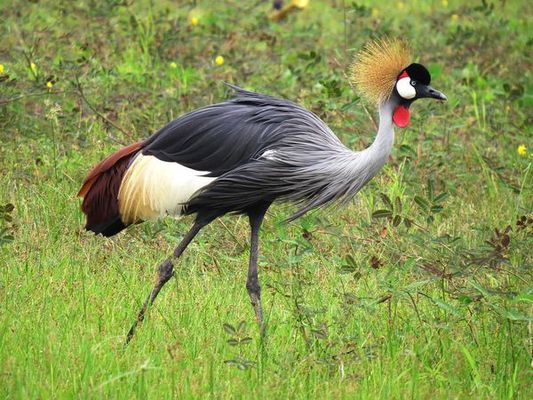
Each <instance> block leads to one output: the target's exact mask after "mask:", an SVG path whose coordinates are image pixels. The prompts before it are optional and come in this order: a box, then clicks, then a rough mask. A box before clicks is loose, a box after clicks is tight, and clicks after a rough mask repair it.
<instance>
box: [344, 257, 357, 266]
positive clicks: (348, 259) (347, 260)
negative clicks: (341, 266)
mask: <svg viewBox="0 0 533 400" xmlns="http://www.w3.org/2000/svg"><path fill="white" fill-rule="evenodd" d="M344 258H345V259H346V262H347V263H348V265H350V266H352V267H357V263H356V262H355V259H354V258H353V257H352V255H351V254H346V256H345V257H344Z"/></svg>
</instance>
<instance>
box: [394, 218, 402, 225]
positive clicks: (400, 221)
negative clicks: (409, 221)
mask: <svg viewBox="0 0 533 400" xmlns="http://www.w3.org/2000/svg"><path fill="white" fill-rule="evenodd" d="M401 223H402V217H400V216H399V215H396V216H394V219H393V220H392V225H393V226H398V225H400V224H401Z"/></svg>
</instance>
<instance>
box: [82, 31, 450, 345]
mask: <svg viewBox="0 0 533 400" xmlns="http://www.w3.org/2000/svg"><path fill="white" fill-rule="evenodd" d="M409 62H410V55H409V51H408V49H407V46H406V45H405V44H404V43H403V42H401V41H396V40H379V41H375V42H371V43H370V44H368V45H367V46H366V47H365V48H364V49H363V50H362V51H361V52H360V53H359V54H358V56H357V57H356V61H355V63H354V64H353V66H352V76H351V78H352V80H353V82H354V84H355V85H356V86H357V89H358V90H359V92H360V94H361V95H362V96H365V97H367V98H368V99H369V100H372V101H374V102H376V103H377V105H378V107H379V129H378V132H377V136H376V138H375V140H374V142H373V143H372V145H370V146H369V147H368V148H366V149H364V150H362V151H352V150H350V149H348V148H347V147H346V146H344V145H343V144H342V143H341V142H340V141H339V139H338V138H337V137H336V136H335V134H334V133H333V132H332V131H331V129H330V128H329V127H328V126H327V125H326V124H325V123H324V122H323V121H322V120H320V118H318V117H317V116H316V115H315V114H313V113H312V112H310V111H308V110H306V109H305V108H303V107H301V106H299V105H297V104H295V103H292V102H290V101H288V100H284V99H279V98H275V97H270V96H266V95H263V94H258V93H253V92H249V91H246V90H243V89H240V88H238V87H235V86H231V88H232V89H233V90H234V92H235V96H234V98H232V99H231V100H229V101H225V102H223V103H219V104H214V105H210V106H207V107H204V108H200V109H198V110H195V111H192V112H190V113H188V114H185V115H183V116H181V117H179V118H177V119H176V120H174V121H172V122H170V123H169V124H168V125H166V126H165V127H163V128H162V129H160V130H159V131H158V132H156V133H155V134H153V135H152V136H151V137H149V138H148V139H146V140H143V141H140V142H137V143H134V144H132V145H130V146H127V147H125V148H123V149H121V150H119V151H117V152H116V153H114V154H112V155H110V156H109V157H108V158H106V159H105V160H103V161H102V162H101V163H100V164H98V165H97V166H96V167H94V168H93V170H92V171H91V172H90V173H89V175H88V176H87V178H86V179H85V182H84V183H83V186H82V188H81V189H80V191H79V196H81V197H83V202H82V206H81V208H82V210H83V212H84V213H85V214H86V216H87V224H86V229H87V230H90V231H93V232H95V233H97V234H98V233H100V234H102V235H104V236H112V235H115V234H117V233H119V232H120V231H121V230H123V229H124V228H125V227H127V226H128V225H131V224H135V223H139V222H142V221H146V220H149V219H154V218H159V217H163V216H167V215H173V216H180V215H189V214H195V219H194V223H193V225H192V227H191V229H190V230H189V231H188V232H187V233H186V235H185V237H184V238H183V240H182V241H181V243H179V245H178V246H177V247H176V249H175V250H174V253H173V255H172V256H171V257H169V258H168V259H167V260H165V261H164V262H163V263H162V264H161V265H160V266H159V273H158V280H157V283H156V285H155V287H154V288H153V289H152V291H151V293H150V294H149V296H148V298H147V299H146V302H145V303H144V305H143V307H142V308H141V310H140V312H139V314H138V317H137V319H136V321H135V323H134V324H133V326H132V327H131V329H130V331H129V332H128V336H127V342H129V340H130V339H131V338H132V337H133V334H134V332H135V329H136V327H137V326H138V324H139V323H140V322H142V320H143V318H144V314H145V312H146V309H147V307H148V306H149V305H151V304H152V303H153V302H154V300H155V299H156V297H157V295H158V293H159V291H160V290H161V288H162V287H163V286H164V285H165V283H166V282H167V281H168V280H169V279H170V278H171V277H172V275H173V273H174V266H175V263H176V260H177V259H178V257H180V255H181V254H182V253H183V251H184V250H185V249H186V248H187V246H188V244H189V243H190V242H191V241H192V240H193V238H194V237H195V236H196V235H197V234H198V232H199V231H200V230H201V229H202V228H203V227H204V226H206V225H207V224H209V223H210V222H211V221H213V220H214V219H215V218H217V217H220V216H222V215H224V214H227V213H237V214H246V215H247V216H248V218H249V222H250V228H251V239H250V262H249V266H248V279H247V282H246V288H247V290H248V294H249V296H250V300H251V303H252V305H253V307H254V310H255V314H256V317H257V320H258V322H259V324H260V325H261V326H263V311H262V307H261V287H260V285H259V279H258V275H257V257H258V247H259V229H260V227H261V223H262V221H263V218H264V216H265V213H266V211H267V210H268V208H269V207H270V205H271V204H272V203H274V202H276V201H278V202H292V203H295V204H296V205H297V206H298V209H297V210H296V211H295V212H294V214H292V215H291V216H290V217H289V218H288V221H292V220H295V219H296V218H298V217H300V216H302V215H303V214H305V213H306V212H308V211H309V210H311V209H313V208H316V207H321V206H324V205H327V204H331V203H335V202H346V201H347V200H349V199H350V198H352V197H353V196H354V195H355V194H356V193H357V192H358V191H359V190H360V189H361V188H362V187H363V186H364V185H365V184H366V183H367V182H368V181H369V180H370V179H372V177H373V176H374V175H375V174H376V173H377V172H378V171H379V170H380V169H381V167H383V165H384V164H385V162H386V161H387V158H388V157H389V154H390V152H391V149H392V145H393V141H394V129H393V125H394V124H395V125H397V126H399V127H402V128H403V127H406V126H407V125H408V123H409V117H410V114H409V106H410V105H411V104H412V103H413V102H414V101H415V100H417V99H420V98H433V99H437V100H446V96H444V94H442V93H441V92H439V91H437V90H435V89H433V88H432V87H431V86H429V83H430V80H431V77H430V74H429V72H428V71H427V69H426V68H424V67H423V66H422V65H420V64H416V63H414V64H409ZM127 342H126V343H127Z"/></svg>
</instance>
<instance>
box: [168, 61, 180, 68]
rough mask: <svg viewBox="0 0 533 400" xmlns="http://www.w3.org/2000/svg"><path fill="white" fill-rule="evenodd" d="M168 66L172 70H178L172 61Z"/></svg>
mask: <svg viewBox="0 0 533 400" xmlns="http://www.w3.org/2000/svg"><path fill="white" fill-rule="evenodd" d="M168 66H169V67H170V68H172V69H176V68H178V64H176V63H175V62H174V61H172V62H171V63H169V64H168Z"/></svg>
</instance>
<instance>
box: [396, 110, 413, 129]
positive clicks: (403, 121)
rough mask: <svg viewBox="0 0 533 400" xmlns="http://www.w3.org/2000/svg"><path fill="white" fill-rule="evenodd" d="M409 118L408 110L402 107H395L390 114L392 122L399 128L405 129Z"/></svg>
mask: <svg viewBox="0 0 533 400" xmlns="http://www.w3.org/2000/svg"><path fill="white" fill-rule="evenodd" d="M410 118H411V114H410V113H409V108H407V107H406V106H403V105H400V106H398V107H396V108H395V109H394V113H393V114H392V121H393V122H394V123H395V124H396V125H397V126H399V127H400V128H405V127H406V126H407V125H409V119H410Z"/></svg>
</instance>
